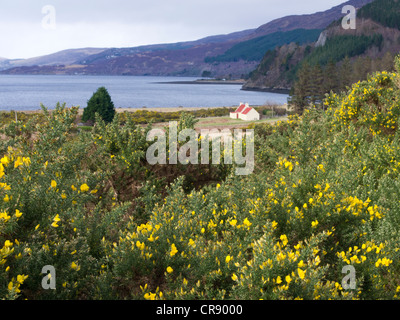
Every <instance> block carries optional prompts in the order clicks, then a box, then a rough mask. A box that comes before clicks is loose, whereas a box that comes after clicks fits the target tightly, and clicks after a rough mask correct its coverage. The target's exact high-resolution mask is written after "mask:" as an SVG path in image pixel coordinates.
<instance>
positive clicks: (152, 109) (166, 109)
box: [0, 104, 286, 114]
mask: <svg viewBox="0 0 400 320" xmlns="http://www.w3.org/2000/svg"><path fill="white" fill-rule="evenodd" d="M265 106H268V105H265ZM279 106H281V107H286V104H282V105H280V104H279ZM237 107H238V105H234V106H218V107H146V108H133V107H132V108H115V111H116V112H117V113H123V112H136V111H149V112H179V111H197V110H210V109H223V108H226V109H230V108H237ZM252 107H262V105H254V106H252ZM83 109H84V108H79V114H81V113H82V112H83ZM48 110H49V111H50V112H51V111H52V110H54V109H48ZM9 112H17V113H26V114H34V113H42V112H43V111H42V109H37V110H0V114H1V113H9Z"/></svg>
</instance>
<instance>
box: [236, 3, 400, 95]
mask: <svg viewBox="0 0 400 320" xmlns="http://www.w3.org/2000/svg"><path fill="white" fill-rule="evenodd" d="M399 19H400V1H398V0H375V1H374V2H370V3H368V4H366V5H365V6H363V7H361V8H359V10H358V11H357V22H356V25H357V28H356V29H355V30H351V29H349V30H345V29H343V28H342V26H341V19H339V20H335V21H333V22H332V23H331V24H330V25H329V26H328V27H327V28H326V29H325V30H324V31H323V32H322V33H321V35H320V38H319V39H318V41H317V42H315V43H313V44H312V45H302V46H295V45H291V46H282V47H279V48H276V49H275V50H273V51H269V52H267V53H266V54H265V56H264V57H263V59H262V61H261V63H260V64H259V65H258V67H257V68H256V69H255V70H254V71H253V72H252V73H251V75H250V78H249V80H248V81H247V82H246V83H245V85H244V86H243V89H246V90H266V91H268V90H278V89H279V90H287V91H288V90H290V89H292V87H293V85H294V83H295V81H296V79H297V76H296V75H297V72H298V70H299V69H300V68H301V66H302V65H304V64H305V63H307V64H309V65H311V66H312V65H317V64H318V65H320V66H321V67H322V68H324V66H326V65H327V64H328V63H333V64H334V65H336V66H340V65H341V64H343V61H344V59H345V58H346V57H347V58H349V59H350V65H354V67H355V71H354V70H353V71H354V72H353V73H354V74H355V77H349V79H351V80H350V81H358V80H362V79H363V78H365V77H366V75H367V73H368V72H374V71H379V70H380V69H381V68H390V65H389V64H388V62H387V61H389V60H391V61H393V57H394V56H395V55H396V54H398V53H399V52H400V30H399V28H398V27H397V22H398V21H400V20H399ZM348 72H350V70H349V71H348Z"/></svg>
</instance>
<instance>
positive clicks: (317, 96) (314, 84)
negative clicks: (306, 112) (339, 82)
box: [310, 63, 325, 104]
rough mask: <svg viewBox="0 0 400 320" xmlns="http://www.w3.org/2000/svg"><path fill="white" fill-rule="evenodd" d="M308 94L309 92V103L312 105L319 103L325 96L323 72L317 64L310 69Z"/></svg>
mask: <svg viewBox="0 0 400 320" xmlns="http://www.w3.org/2000/svg"><path fill="white" fill-rule="evenodd" d="M310 92H311V96H310V102H311V103H312V104H319V103H321V101H322V99H323V97H324V94H325V88H324V72H323V70H322V67H321V65H320V64H319V63H317V64H316V65H315V66H314V67H313V68H312V76H311V78H310Z"/></svg>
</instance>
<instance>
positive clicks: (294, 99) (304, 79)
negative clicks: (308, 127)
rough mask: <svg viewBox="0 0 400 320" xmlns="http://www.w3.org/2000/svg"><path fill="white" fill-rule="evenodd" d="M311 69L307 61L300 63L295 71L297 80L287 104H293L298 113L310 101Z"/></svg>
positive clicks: (301, 111)
mask: <svg viewBox="0 0 400 320" xmlns="http://www.w3.org/2000/svg"><path fill="white" fill-rule="evenodd" d="M311 71H312V70H311V66H310V65H309V64H308V63H307V62H305V63H303V64H302V66H301V67H300V69H299V71H298V73H297V81H296V82H295V84H294V86H293V93H292V95H291V97H290V98H289V104H291V105H293V106H294V109H295V111H296V112H298V113H303V111H304V108H305V107H306V106H308V105H309V104H310V102H311V99H310V98H311V95H312V91H311V90H312V88H311V86H310V82H311V78H312V72H311Z"/></svg>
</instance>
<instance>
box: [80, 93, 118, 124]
mask: <svg viewBox="0 0 400 320" xmlns="http://www.w3.org/2000/svg"><path fill="white" fill-rule="evenodd" d="M96 113H98V114H99V115H100V117H101V118H102V119H103V120H104V121H105V122H106V123H109V122H111V121H112V120H113V119H114V115H115V108H114V103H113V102H112V100H111V97H110V95H109V93H108V91H107V89H106V88H105V87H100V88H98V89H97V91H96V92H95V93H94V94H93V96H92V97H91V98H90V99H89V101H88V104H87V107H86V108H85V109H84V110H83V116H82V121H84V122H86V121H89V120H91V121H95V114H96Z"/></svg>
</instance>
